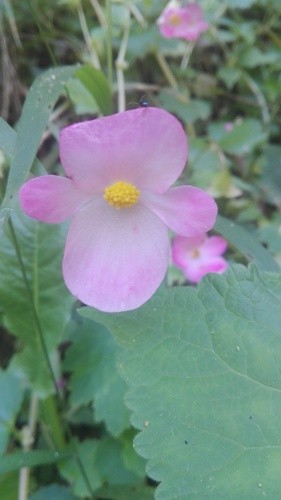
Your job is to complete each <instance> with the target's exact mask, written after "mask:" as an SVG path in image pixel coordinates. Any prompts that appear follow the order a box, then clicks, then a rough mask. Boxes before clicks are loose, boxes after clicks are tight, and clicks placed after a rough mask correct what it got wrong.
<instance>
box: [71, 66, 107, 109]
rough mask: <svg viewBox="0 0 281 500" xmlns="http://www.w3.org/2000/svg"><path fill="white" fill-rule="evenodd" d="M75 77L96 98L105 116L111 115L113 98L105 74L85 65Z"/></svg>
mask: <svg viewBox="0 0 281 500" xmlns="http://www.w3.org/2000/svg"><path fill="white" fill-rule="evenodd" d="M75 76H76V77H77V78H79V80H80V81H81V82H82V83H83V85H84V86H85V87H86V89H87V90H88V91H89V92H90V94H91V95H92V96H93V97H94V99H95V101H96V103H97V105H98V107H99V109H100V110H101V112H102V113H103V114H104V115H110V113H112V96H111V91H110V86H109V84H108V81H107V79H106V77H105V76H104V74H103V73H102V72H101V71H100V70H98V69H95V68H93V66H90V65H85V66H82V67H81V68H79V69H78V70H77V71H76V72H75Z"/></svg>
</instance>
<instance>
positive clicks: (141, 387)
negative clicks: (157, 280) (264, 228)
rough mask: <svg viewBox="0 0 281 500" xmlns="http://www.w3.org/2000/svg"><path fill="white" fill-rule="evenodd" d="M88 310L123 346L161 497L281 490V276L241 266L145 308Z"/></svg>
mask: <svg viewBox="0 0 281 500" xmlns="http://www.w3.org/2000/svg"><path fill="white" fill-rule="evenodd" d="M80 313H81V314H82V315H83V316H87V317H88V318H92V319H94V320H95V321H100V322H101V323H103V324H105V325H106V326H107V327H108V328H109V329H110V330H111V331H112V333H113V334H114V336H116V338H117V339H118V341H119V342H120V343H121V344H122V346H123V351H122V354H121V356H120V364H119V367H120V372H121V373H122V375H123V376H124V378H125V380H126V382H127V384H128V386H129V393H128V398H127V402H128V406H129V407H130V408H131V409H132V411H133V416H132V422H133V424H134V426H135V427H136V428H137V429H139V430H140V431H141V432H140V433H139V434H138V436H137V438H136V439H135V442H134V447H135V449H136V451H137V452H138V453H139V454H140V455H142V456H143V457H145V458H146V459H147V460H148V466H147V472H148V474H149V475H150V476H151V477H152V478H153V479H155V480H156V481H161V485H160V486H159V487H158V489H157V493H156V498H159V499H160V498H161V499H163V498H165V499H172V498H175V497H177V498H203V497H205V496H209V497H212V498H233V499H234V498H239V499H240V498H241V499H245V500H246V499H248V498H259V497H260V496H267V497H269V498H278V496H279V493H280V461H281V427H280V425H279V415H280V412H281V370H280V359H281V332H280V324H281V276H280V274H279V275H277V274H276V275H267V274H262V275H260V274H259V273H258V272H257V269H256V268H255V266H251V267H250V268H249V269H246V268H244V267H243V266H238V265H237V266H234V267H233V268H231V269H229V271H228V272H226V273H225V274H223V275H215V274H213V275H209V276H208V277H205V278H204V279H203V280H202V282H201V283H200V286H199V288H198V289H196V288H194V287H182V288H180V287H179V288H174V289H166V290H164V289H162V290H161V291H159V292H158V293H157V294H156V295H155V296H154V297H153V298H152V299H151V300H150V301H149V302H148V303H147V304H146V305H144V306H143V307H141V308H140V309H138V310H135V311H131V312H128V313H122V314H119V315H117V314H103V313H101V312H99V311H96V310H94V309H91V308H89V307H87V308H83V309H80Z"/></svg>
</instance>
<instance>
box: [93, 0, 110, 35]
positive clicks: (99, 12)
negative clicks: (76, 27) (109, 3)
mask: <svg viewBox="0 0 281 500" xmlns="http://www.w3.org/2000/svg"><path fill="white" fill-rule="evenodd" d="M90 2H91V4H92V6H93V9H94V11H95V14H96V16H97V18H98V21H99V23H100V25H101V27H102V28H104V29H107V20H106V18H105V15H104V13H103V10H102V8H101V6H100V4H99V2H98V0H90Z"/></svg>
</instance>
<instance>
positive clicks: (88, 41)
mask: <svg viewBox="0 0 281 500" xmlns="http://www.w3.org/2000/svg"><path fill="white" fill-rule="evenodd" d="M77 12H78V17H79V22H80V26H81V30H82V33H83V37H84V40H85V43H86V46H87V49H88V52H89V55H90V58H91V62H92V65H93V66H94V68H96V69H101V65H100V61H99V58H98V54H97V52H96V50H95V49H94V46H93V43H92V38H91V35H90V32H89V28H88V25H87V21H86V17H85V14H84V10H83V8H82V5H81V4H79V5H78V7H77Z"/></svg>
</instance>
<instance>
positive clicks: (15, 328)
mask: <svg viewBox="0 0 281 500" xmlns="http://www.w3.org/2000/svg"><path fill="white" fill-rule="evenodd" d="M12 221H13V225H14V229H15V233H16V238H17V241H18V245H19V248H20V252H21V256H22V259H23V262H24V266H25V270H26V275H27V279H28V282H29V286H30V288H31V291H32V295H33V300H34V304H35V307H36V310H37V314H38V316H39V320H40V323H41V327H42V331H43V335H44V338H45V342H46V346H47V350H48V352H49V354H50V355H51V354H52V352H53V351H54V350H55V348H56V346H57V345H58V344H59V342H60V340H61V336H62V332H63V330H64V327H65V325H66V323H67V322H68V321H69V319H70V309H71V306H72V304H73V301H74V298H73V297H72V296H71V295H70V294H69V292H68V291H67V290H66V288H65V286H64V283H63V279H62V273H61V261H62V253H63V246H64V228H63V226H61V225H55V226H54V225H50V224H41V223H39V222H37V221H35V220H33V219H30V218H29V217H27V216H25V215H24V214H23V213H21V211H20V209H18V210H17V211H14V213H13V217H12ZM7 229H8V228H7ZM8 233H9V232H8V231H7V234H6V235H3V237H2V241H1V247H0V304H1V308H2V310H3V321H4V324H5V326H6V328H7V329H8V330H9V331H10V332H11V333H13V334H14V335H16V336H17V337H18V338H19V339H20V340H21V342H22V344H23V347H24V350H23V352H22V353H21V354H20V355H17V357H16V358H14V361H13V363H15V365H17V369H18V367H20V368H23V370H24V372H25V374H26V376H27V378H28V379H29V380H30V381H31V382H32V384H33V389H34V390H36V391H38V394H41V395H47V394H48V393H49V392H50V391H51V385H50V384H51V383H50V382H49V377H48V375H47V376H46V374H47V371H46V362H45V360H44V358H43V357H42V347H41V344H40V341H39V335H38V330H37V323H36V320H35V317H34V314H33V310H32V306H31V303H30V299H29V295H28V293H27V290H26V286H25V283H24V280H23V276H22V272H21V268H20V266H19V262H18V259H17V255H16V250H15V248H14V246H13V244H12V242H11V240H10V239H9V237H8ZM35 360H36V362H35ZM48 382H49V383H48Z"/></svg>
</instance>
